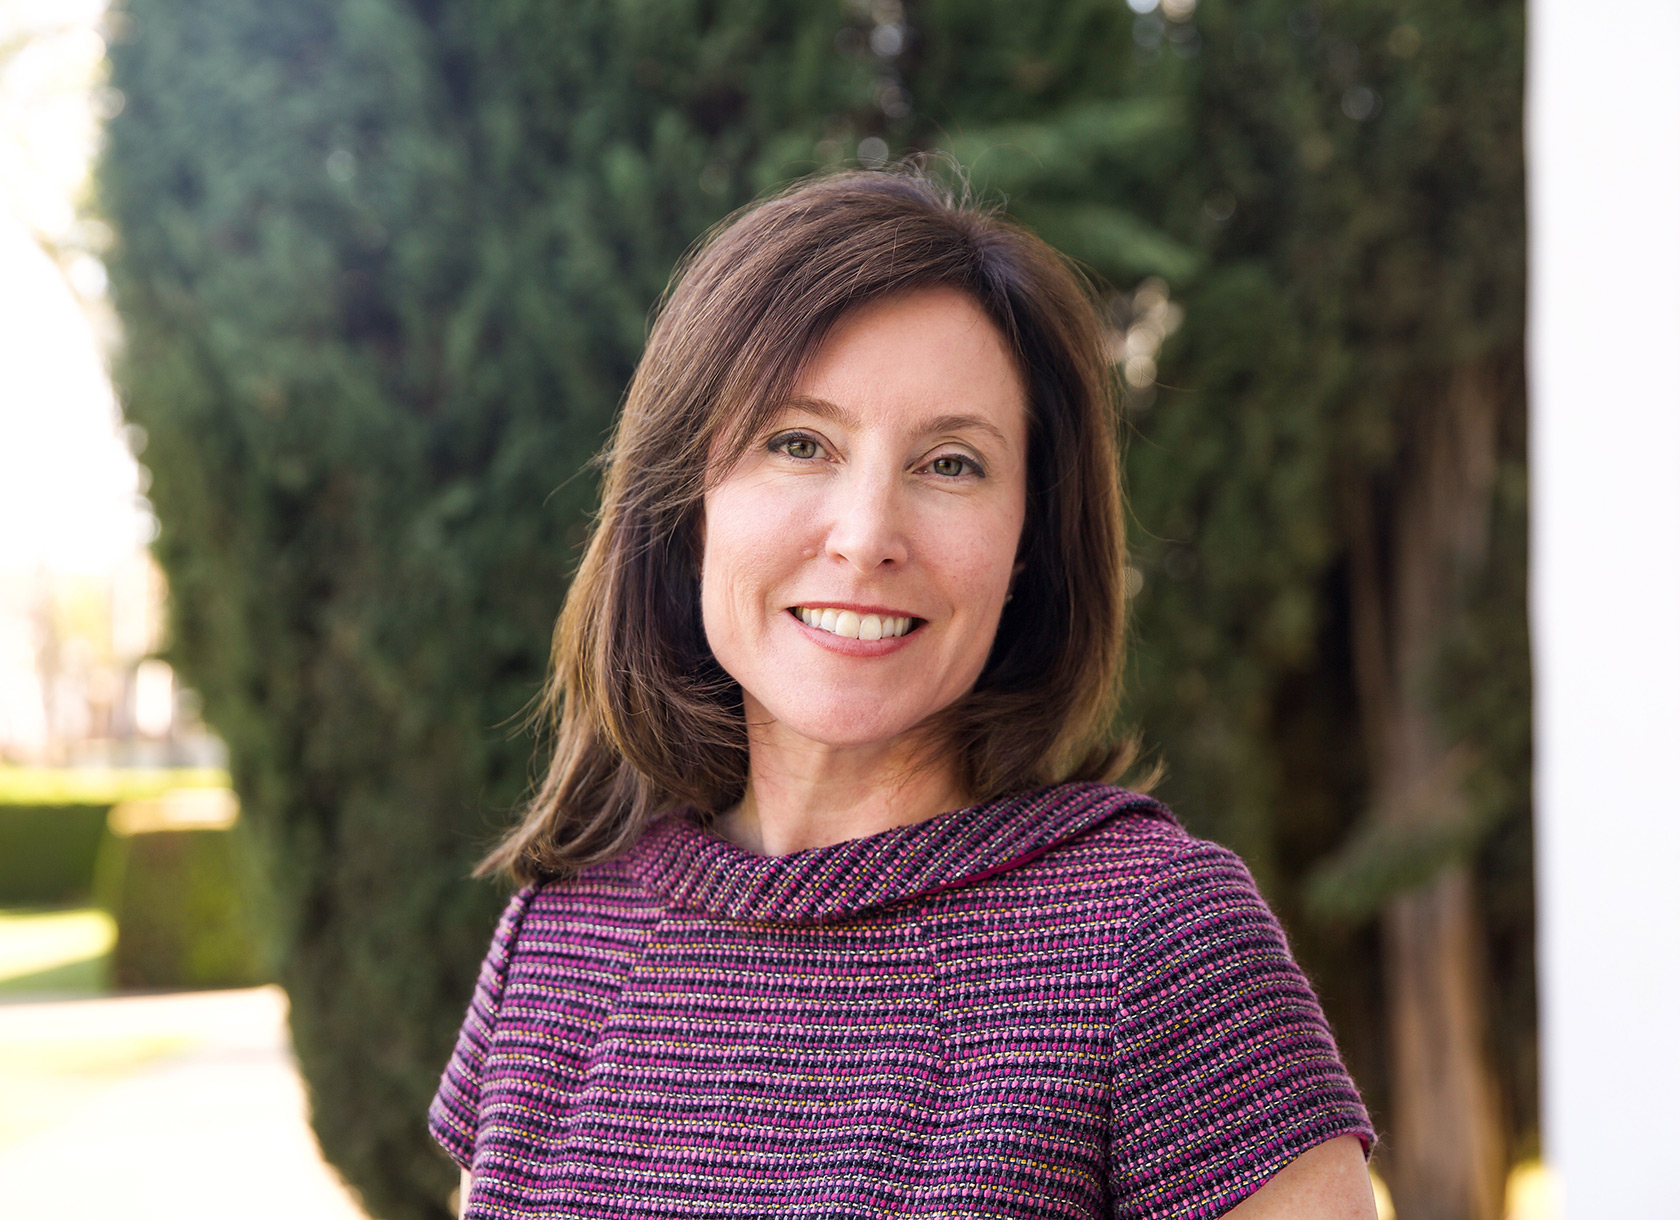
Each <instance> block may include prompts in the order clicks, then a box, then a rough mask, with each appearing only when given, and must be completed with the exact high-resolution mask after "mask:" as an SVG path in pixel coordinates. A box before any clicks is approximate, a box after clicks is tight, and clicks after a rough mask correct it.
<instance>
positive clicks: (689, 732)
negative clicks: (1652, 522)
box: [479, 168, 1131, 883]
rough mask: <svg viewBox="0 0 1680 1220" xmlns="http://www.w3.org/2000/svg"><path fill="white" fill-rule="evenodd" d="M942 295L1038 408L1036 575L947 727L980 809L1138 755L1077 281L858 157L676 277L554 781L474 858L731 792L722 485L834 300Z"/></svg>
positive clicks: (599, 855)
mask: <svg viewBox="0 0 1680 1220" xmlns="http://www.w3.org/2000/svg"><path fill="white" fill-rule="evenodd" d="M933 287H944V288H954V289H957V290H959V291H961V292H964V293H966V294H968V295H969V296H970V297H971V298H972V299H973V300H974V301H975V302H977V303H978V304H979V305H980V307H981V308H982V309H983V310H984V311H985V313H986V314H987V315H988V316H989V317H990V318H991V320H992V321H993V322H994V323H995V324H996V326H997V328H998V331H999V333H1000V334H1001V335H1002V336H1003V337H1004V339H1005V341H1006V344H1007V346H1008V347H1009V348H1010V349H1011V350H1012V352H1013V354H1014V356H1015V358H1016V360H1018V361H1019V363H1020V368H1021V371H1022V374H1023V382H1024V384H1025V386H1026V389H1027V398H1028V465H1027V511H1026V519H1025V525H1024V527H1023V530H1022V536H1021V542H1020V549H1019V553H1018V561H1019V563H1021V564H1022V565H1023V566H1022V568H1021V571H1020V573H1019V575H1018V576H1017V577H1016V579H1015V583H1014V585H1013V587H1012V591H1013V597H1012V599H1011V600H1010V601H1009V602H1008V603H1007V604H1006V605H1005V607H1004V610H1003V617H1002V619H1001V621H1000V623H999V625H998V631H997V636H996V639H995V641H994V643H993V646H992V649H991V653H990V655H989V657H988V659H987V661H986V664H985V667H984V669H983V670H982V672H981V674H980V677H979V679H978V681H977V682H976V684H975V686H974V688H973V690H971V691H970V692H969V693H968V694H967V695H966V696H965V697H963V698H962V699H959V700H958V701H957V702H956V703H955V704H954V705H953V706H951V707H950V708H947V709H946V710H945V711H944V712H943V713H941V714H940V721H941V723H939V725H938V728H939V729H941V730H942V731H943V733H944V740H945V741H946V742H947V743H948V748H949V749H950V750H952V751H953V752H954V754H955V757H956V759H957V760H958V764H959V766H960V776H961V778H962V779H963V780H964V781H965V783H966V785H967V788H968V790H969V792H970V793H972V794H973V795H974V797H975V798H976V799H977V800H986V799H990V798H992V797H994V796H999V795H1002V794H1004V793H1008V792H1012V791H1017V790H1021V789H1025V788H1030V787H1035V786H1038V785H1042V784H1048V783H1054V782H1056V781H1059V780H1065V779H1109V778H1113V777H1114V776H1115V775H1117V774H1118V773H1119V772H1120V771H1121V770H1122V769H1123V768H1124V767H1125V765H1126V764H1127V763H1128V762H1129V761H1130V757H1131V754H1130V751H1129V750H1127V749H1125V748H1122V747H1120V746H1116V745H1115V744H1114V742H1113V739H1112V736H1111V729H1110V720H1111V716H1112V712H1113V707H1114V700H1115V699H1116V698H1117V696H1118V693H1119V677H1120V665H1121V655H1122V637H1123V632H1124V597H1123V593H1122V585H1123V571H1124V539H1123V529H1122V521H1121V498H1120V482H1119V455H1118V450H1117V442H1116V435H1115V433H1116V423H1115V419H1114V411H1113V403H1112V396H1111V383H1110V374H1109V370H1108V367H1107V363H1106V361H1105V359H1104V357H1103V353H1102V345H1101V330H1100V328H1099V325H1098V322H1097V318H1096V314H1095V311H1094V309H1093V308H1092V304H1091V300H1090V297H1089V295H1088V293H1087V291H1086V288H1085V285H1084V282H1083V281H1082V279H1081V278H1080V277H1079V276H1078V275H1077V274H1076V273H1075V272H1074V271H1073V270H1072V269H1071V268H1070V267H1069V265H1068V264H1067V263H1066V262H1065V261H1064V260H1063V259H1062V258H1061V257H1060V256H1059V255H1058V254H1057V253H1056V252H1055V251H1054V250H1052V249H1051V248H1050V247H1049V246H1047V245H1046V244H1045V243H1044V242H1043V241H1041V240H1040V239H1039V238H1037V237H1035V236H1034V235H1032V234H1031V233H1029V232H1027V231H1026V230H1025V229H1023V228H1021V227H1020V226H1018V225H1016V224H1013V223H1011V222H1010V221H1008V220H1006V219H1004V218H1003V217H1002V216H1000V215H998V214H997V213H996V212H995V211H994V210H990V209H985V208H981V207H977V206H975V205H973V204H971V203H969V202H967V201H966V200H964V199H961V198H958V197H956V196H955V195H954V194H953V193H952V192H951V191H950V190H949V189H948V188H946V187H944V186H943V185H941V184H939V183H938V182H936V181H934V180H932V179H930V178H929V177H927V176H926V175H925V174H923V173H922V172H920V171H918V170H915V169H905V168H899V169H892V170H883V171H866V172H853V173H844V174H839V175H835V176H831V177H824V178H819V179H816V180H812V181H807V182H805V183H803V184H800V185H796V186H794V187H792V188H791V189H788V190H786V191H784V192H782V193H781V194H778V195H776V196H773V197H771V198H769V199H766V200H762V201H760V202H758V203H756V204H753V205H751V206H749V207H747V208H745V209H743V210H742V211H740V212H738V213H736V214H735V215H734V216H733V217H731V218H729V219H727V220H726V221H724V222H723V223H722V224H720V225H719V226H718V227H717V228H716V229H715V230H714V231H713V232H712V233H711V234H710V235H709V236H708V238H707V239H706V240H704V241H703V242H701V243H700V244H699V245H698V246H697V247H696V249H695V250H694V252H693V253H691V255H690V256H689V257H688V258H687V259H686V260H685V262H684V264H683V265H682V266H680V267H679V268H678V270H677V272H676V274H675V275H674V276H673V278H672V282H671V287H670V288H669V289H668V291H667V293H666V297H665V300H664V302H663V305H662V307H661V309H660V310H659V312H658V316H657V320H656V321H655V323H654V326H653V330H652V333H651V335H650V336H649V339H648V344H647V349H646V351H645V352H644V353H643V356H642V360H641V363H640V365H639V366H638V367H637V369H636V373H635V377H634V378H633V379H632V381H631V383H630V388H629V391H628V393H627V395H626V398H625V402H624V408H623V411H622V413H621V415H620V417H619V420H618V424H617V427H616V430H615V432H614V434H613V437H612V439H611V441H610V442H609V444H608V446H607V448H606V451H605V453H604V454H603V460H604V465H605V468H606V477H605V482H604V487H603V492H602V502H601V509H600V513H599V516H598V519H597V520H596V523H595V527H594V532H593V534H592V536H591V538H590V540H589V545H588V548H587V550H586V552H585V554H584V557H583V561H582V564H581V566H580V567H579V569H578V572H577V575H576V577H575V578H574V580H573V582H572V586H571V590H570V593H569V594H568V596H567V598H566V604H565V608H564V609H563V610H562V612H561V614H560V620H559V623H558V625H557V626H556V628H555V633H554V665H553V675H552V678H551V680H550V682H549V685H548V688H547V692H546V695H545V699H544V705H543V711H544V713H545V715H546V716H547V717H548V718H549V721H550V723H551V725H552V726H553V730H554V731H553V737H552V740H553V756H552V758H551V759H550V761H549V765H548V770H547V775H546V777H545V778H544V780H543V782H542V784H541V786H540V787H539V789H538V791H537V793H536V796H535V797H534V799H532V801H531V802H530V805H529V806H528V808H527V810H526V812H525V814H524V817H523V820H522V821H521V822H520V823H519V824H518V825H517V826H516V827H515V828H514V829H513V830H512V831H511V832H510V833H509V834H508V835H507V836H506V837H505V838H504V839H503V840H502V842H501V843H500V844H499V845H498V846H497V847H496V848H495V850H494V851H492V852H491V853H490V855H489V856H488V857H487V858H486V859H485V861H484V862H483V864H481V865H480V869H479V871H480V873H488V872H505V873H508V874H511V875H512V876H513V877H514V878H516V879H517V880H519V881H520V882H523V883H531V882H534V881H538V880H542V879H545V878H550V877H556V876H564V875H568V874H570V873H572V872H574V871H576V870H577V869H579V868H581V867H583V866H585V865H588V864H591V863H595V862H598V861H601V860H605V859H608V858H610V857H612V856H614V855H616V854H617V853H619V852H621V851H623V850H624V849H626V848H627V847H629V846H630V845H631V844H632V843H633V842H634V841H635V839H636V837H637V836H638V835H639V834H640V833H641V831H642V829H643V828H644V827H645V826H646V825H647V823H648V822H649V821H650V820H651V819H652V818H654V817H656V816H657V815H659V814H660V813H662V812H665V811H667V810H670V809H673V808H675V807H677V806H680V805H684V804H687V805H692V806H693V807H694V809H695V810H696V811H697V812H698V813H699V814H700V816H701V817H703V818H704V817H709V816H711V815H715V814H717V813H720V812H722V811H723V810H726V809H728V808H729V807H731V806H732V805H734V804H735V803H736V802H737V801H739V800H740V799H741V797H742V795H743V793H744V791H745V787H746V782H747V735H746V727H745V723H744V721H743V716H742V710H741V693H740V689H739V687H738V686H737V685H736V684H735V682H734V681H733V680H732V679H731V678H730V677H729V676H728V675H727V674H726V673H724V672H723V670H722V669H721V668H720V667H719V666H718V663H717V661H716V660H715V659H714V658H713V656H712V653H711V650H710V648H709V647H708V646H707V643H706V635H705V630H704V628H703V626H702V623H701V617H700V580H699V555H698V547H697V537H698V531H697V528H696V527H697V525H698V524H699V522H700V518H701V513H702V505H703V498H704V496H705V494H706V491H707V488H708V485H709V481H710V480H713V479H715V478H716V477H718V476H719V474H720V473H721V472H724V471H727V470H728V469H729V468H730V467H732V466H733V465H734V462H735V460H736V459H738V458H739V457H740V456H741V454H742V453H743V452H744V450H745V448H746V446H747V445H748V444H749V443H750V442H751V438H752V437H753V436H755V435H756V434H757V433H758V432H759V431H760V430H761V429H762V428H763V427H764V426H766V424H767V423H768V420H769V418H770V416H771V415H773V414H774V413H775V412H776V410H777V409H778V408H779V407H780V406H781V405H782V403H783V402H784V401H785V399H786V397H787V395H788V393H789V392H790V390H791V388H792V386H793V384H794V382H795V381H796V380H797V378H798V376H799V374H800V372H801V370H802V368H803V367H804V365H805V364H806V362H807V361H808V360H809V359H810V358H811V357H812V356H813V354H814V353H815V352H816V350H817V348H818V347H819V346H820V345H821V344H822V342H823V340H824V338H825V337H826V336H827V335H828V333H829V331H830V330H831V329H832V328H833V326H834V324H835V323H836V321H837V320H838V319H840V317H841V316H842V315H844V314H846V313H847V311H849V310H853V309H856V308H857V307H859V306H861V305H863V304H865V303H866V302H870V301H875V300H879V299H882V298H886V297H890V296H894V295H897V294H902V293H906V292H910V291H913V290H916V289H922V288H933Z"/></svg>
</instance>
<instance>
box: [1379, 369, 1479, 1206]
mask: <svg viewBox="0 0 1680 1220" xmlns="http://www.w3.org/2000/svg"><path fill="white" fill-rule="evenodd" d="M1498 391H1499V386H1498V382H1497V377H1496V375H1495V374H1494V372H1493V371H1492V370H1490V369H1488V368H1487V367H1484V366H1480V365H1471V366H1467V367H1465V368H1461V369H1459V370H1458V371H1456V372H1455V373H1454V375H1453V376H1452V377H1451V379H1450V380H1449V382H1448V384H1447V385H1446V387H1445V390H1444V393H1442V394H1440V395H1439V396H1437V397H1436V398H1435V400H1434V401H1433V402H1428V403H1420V404H1419V406H1418V408H1417V416H1416V419H1417V425H1416V428H1415V430H1414V431H1412V432H1411V433H1410V435H1409V437H1408V443H1407V446H1406V449H1405V450H1404V451H1403V452H1402V459H1401V461H1400V462H1398V463H1397V464H1396V469H1398V471H1399V479H1400V481H1399V484H1398V485H1397V486H1394V487H1392V488H1390V489H1388V495H1387V496H1385V497H1384V499H1385V501H1386V505H1385V507H1386V510H1387V520H1386V521H1383V523H1382V525H1381V526H1379V524H1378V522H1379V520H1380V518H1379V511H1380V510H1379V508H1378V506H1377V504H1376V503H1374V502H1373V501H1374V500H1375V499H1376V494H1375V492H1374V491H1373V489H1370V488H1361V489H1359V490H1358V491H1355V492H1354V493H1353V494H1351V495H1350V496H1349V509H1350V512H1351V513H1352V514H1353V519H1352V521H1351V525H1352V527H1353V528H1352V535H1353V539H1354V542H1353V550H1352V563H1351V573H1352V584H1353V589H1352V595H1353V596H1352V605H1353V629H1354V653H1355V658H1354V661H1355V666H1354V667H1355V683H1356V686H1357V688H1358V691H1359V698H1360V704H1361V719H1362V721H1363V726H1364V731H1365V739H1366V742H1367V746H1368V749H1369V753H1370V765H1371V773H1372V792H1373V796H1374V799H1375V802H1376V816H1377V817H1378V818H1380V819H1381V820H1383V821H1384V822H1385V823H1387V824H1389V825H1391V826H1395V827H1401V828H1405V829H1415V830H1420V831H1427V830H1428V829H1430V828H1434V827H1441V826H1444V825H1463V824H1464V822H1465V819H1466V818H1467V816H1468V814H1467V807H1466V801H1465V798H1464V794H1463V788H1462V776H1463V771H1464V767H1463V761H1464V760H1463V758H1462V757H1461V755H1460V753H1459V752H1457V751H1455V750H1454V749H1453V748H1452V744H1451V743H1450V742H1449V741H1448V740H1447V739H1446V736H1445V734H1444V732H1443V730H1442V728H1441V725H1440V717H1439V715H1438V712H1437V709H1436V708H1435V706H1434V705H1433V699H1432V691H1431V685H1432V684H1431V681H1430V678H1431V675H1432V671H1433V668H1434V666H1435V664H1436V663H1437V659H1438V657H1439V655H1440V650H1441V647H1442V645H1443V643H1444V642H1445V640H1446V639H1447V637H1448V635H1449V634H1450V632H1451V630H1452V628H1453V625H1454V623H1455V621H1456V616H1457V613H1458V609H1457V606H1458V603H1457V596H1456V595H1457V590H1458V588H1459V587H1460V584H1461V580H1462V577H1463V575H1464V574H1465V573H1466V572H1467V571H1470V570H1473V569H1474V567H1475V566H1476V565H1478V564H1480V563H1481V562H1483V560H1484V557H1485V551H1486V531H1487V523H1488V518H1489V513H1490V511H1491V506H1492V485H1493V474H1494V471H1495V469H1496V461H1497V451H1496V442H1497V434H1498V420H1499V414H1500V401H1501V400H1500V395H1499V392H1498ZM1477 930H1478V922H1477V918H1476V911H1475V899H1474V894H1473V887H1472V885H1471V878H1470V873H1469V870H1468V868H1467V867H1466V866H1465V865H1463V864H1457V865H1454V866H1452V867H1450V868H1449V869H1447V870H1446V871H1445V872H1444V873H1442V874H1440V875H1438V876H1437V877H1436V878H1435V879H1434V880H1432V881H1431V882H1429V883H1428V884H1426V885H1424V886H1421V887H1419V888H1418V889H1415V890H1412V891H1410V892H1408V893H1405V894H1402V895H1400V896H1399V897H1397V898H1395V899H1393V900H1391V901H1390V903H1389V904H1388V906H1387V907H1386V908H1385V910H1384V912H1383V917H1382V945H1383V956H1384V979H1385V984H1386V989H1387V994H1388V1001H1387V1004H1388V1025H1389V1029H1388V1040H1389V1076H1390V1082H1389V1083H1390V1095H1391V1099H1392V1109H1393V1113H1392V1115H1391V1122H1390V1124H1389V1134H1390V1136H1391V1144H1392V1147H1391V1150H1390V1165H1391V1176H1392V1179H1393V1181H1392V1185H1393V1191H1394V1200H1395V1211H1396V1213H1397V1214H1398V1215H1399V1216H1400V1217H1401V1218H1402V1220H1498V1218H1499V1215H1500V1209H1501V1206H1502V1202H1503V1186H1504V1167H1505V1166H1504V1147H1503V1143H1504V1141H1503V1132H1502V1128H1501V1123H1500V1119H1499V1106H1498V1101H1497V1093H1498V1089H1497V1083H1496V1081H1495V1078H1494V1075H1493V1071H1492V1067H1491V1063H1490V1060H1489V1057H1488V1054H1487V1049H1486V1044H1485V1041H1484V1039H1485V1037H1486V1033H1487V1031H1486V1018H1485V1006H1484V1003H1483V997H1482V977H1483V969H1482V964H1481V960H1480V952H1479V943H1478V936H1477Z"/></svg>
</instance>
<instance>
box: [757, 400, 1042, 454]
mask: <svg viewBox="0 0 1680 1220" xmlns="http://www.w3.org/2000/svg"><path fill="white" fill-rule="evenodd" d="M782 410H784V411H805V412H807V413H808V414H811V415H815V416H817V417H818V418H820V419H828V420H833V421H834V422H835V423H837V424H840V425H842V426H844V427H848V428H855V427H857V425H858V417H857V415H856V414H855V413H853V412H851V411H848V410H847V409H846V408H845V407H842V406H841V405H840V404H839V403H837V402H830V401H829V400H828V399H826V398H812V397H810V396H808V395H804V394H800V395H796V396H795V397H793V398H790V399H788V400H787V402H785V403H784V404H782ZM968 428H973V429H975V430H977V431H980V432H984V433H987V434H988V435H990V436H994V437H996V438H997V440H998V442H999V443H1000V444H1003V445H1008V444H1009V438H1008V437H1006V436H1005V435H1004V434H1003V433H1002V432H999V431H998V430H997V428H995V427H993V426H992V425H991V424H989V423H987V422H986V421H985V420H983V419H981V418H980V417H979V416H978V415H960V414H945V415H936V416H934V417H933V418H932V419H929V420H924V421H922V423H921V425H920V431H921V432H923V433H930V432H961V431H963V430H964V429H968Z"/></svg>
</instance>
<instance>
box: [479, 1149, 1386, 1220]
mask: <svg viewBox="0 0 1680 1220" xmlns="http://www.w3.org/2000/svg"><path fill="white" fill-rule="evenodd" d="M1313 1151H1314V1152H1317V1151H1318V1149H1316V1148H1315V1149H1313ZM1278 1176H1280V1177H1281V1176H1282V1175H1281V1174H1280V1175H1278ZM470 1194H472V1172H471V1171H470V1170H466V1169H463V1170H461V1197H460V1199H459V1201H458V1202H457V1203H456V1204H455V1214H456V1215H457V1216H464V1215H466V1214H467V1196H468V1195H470ZM1371 1214H1372V1215H1373V1216H1374V1215H1376V1213H1375V1212H1372V1213H1371Z"/></svg>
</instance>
